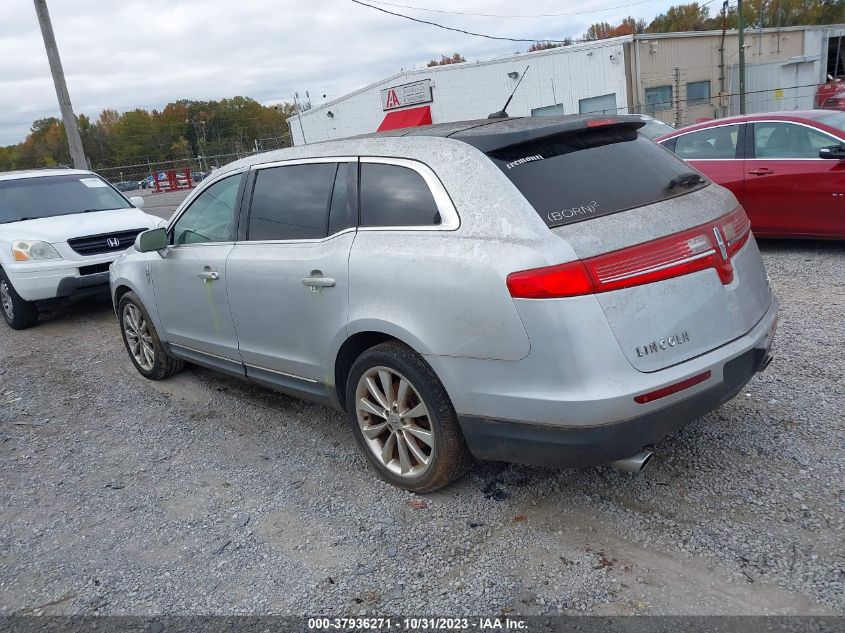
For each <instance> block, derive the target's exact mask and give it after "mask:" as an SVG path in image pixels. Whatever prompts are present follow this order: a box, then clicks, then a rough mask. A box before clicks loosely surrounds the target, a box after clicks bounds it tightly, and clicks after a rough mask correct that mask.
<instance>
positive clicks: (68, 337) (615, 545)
mask: <svg viewBox="0 0 845 633" xmlns="http://www.w3.org/2000/svg"><path fill="white" fill-rule="evenodd" d="M161 200H162V201H163V203H162V204H160V205H159V207H160V209H162V211H161V213H160V214H161V215H167V214H169V212H168V211H167V209H166V207H167V204H164V199H161ZM148 208H149V207H148ZM763 251H764V257H765V259H766V264H767V267H768V270H769V274H770V276H771V279H772V283H773V286H774V287H775V290H776V292H777V294H778V295H779V297H780V299H781V301H782V310H781V316H780V325H779V331H778V335H777V337H776V342H775V349H774V352H775V354H776V360H775V362H774V363H773V364H772V365H771V366H770V368H769V369H768V370H767V371H766V372H765V373H764V374H761V375H758V376H757V377H755V378H754V379H753V380H752V382H751V383H749V385H748V387H747V389H746V391H745V392H743V393H742V394H741V395H740V396H739V397H737V398H736V399H735V400H734V401H732V402H730V403H728V404H727V405H725V406H724V407H722V408H721V409H720V410H719V411H717V412H715V413H713V414H711V415H709V416H706V417H705V418H703V419H701V420H699V421H698V422H696V423H694V424H692V425H690V426H688V427H687V428H685V429H683V430H682V431H680V432H678V433H676V434H674V435H672V436H670V437H669V438H667V439H666V440H665V441H663V442H662V443H661V444H659V445H658V446H657V448H656V457H655V459H654V460H653V462H652V465H651V466H650V467H649V468H648V469H647V470H646V471H645V472H643V473H642V474H640V475H639V476H636V477H633V476H629V475H623V474H620V473H617V472H616V471H614V470H612V469H609V468H606V467H600V468H593V469H585V470H562V471H553V470H544V469H537V468H527V467H519V466H507V465H501V464H479V465H477V466H476V467H475V468H474V469H473V471H472V472H471V473H470V474H469V475H468V476H467V477H466V478H464V479H463V480H461V481H459V482H456V483H455V484H453V485H451V486H450V487H448V488H446V489H444V490H441V491H439V492H437V493H435V494H432V495H428V496H425V497H418V496H415V495H412V494H410V493H406V492H403V491H400V490H397V489H394V488H392V487H390V486H388V485H386V484H384V483H382V482H380V481H379V480H378V479H376V478H375V477H374V476H373V475H372V473H370V472H369V471H368V470H367V467H366V464H365V461H364V458H363V457H362V456H361V455H360V454H359V453H358V450H357V448H356V447H355V445H354V440H353V438H352V436H351V434H350V432H349V430H348V428H347V426H346V422H345V419H344V417H343V416H342V415H341V414H338V413H336V412H334V411H331V410H329V409H325V408H323V407H320V406H318V405H314V404H308V403H305V402H302V401H298V400H295V399H291V398H288V397H286V396H284V395H280V394H277V393H273V392H270V391H266V390H263V389H260V388H258V387H254V386H252V385H249V384H246V383H242V382H238V381H236V380H233V379H228V378H226V377H222V376H220V375H217V374H214V373H212V372H208V371H205V370H202V369H198V368H189V369H187V370H186V371H185V372H183V373H182V374H180V375H178V376H176V377H174V378H173V379H171V380H168V381H164V382H161V383H151V382H148V381H146V380H144V379H143V378H141V377H140V376H139V375H138V374H137V373H136V372H135V371H134V369H133V368H132V366H131V365H130V363H129V360H128V358H127V356H126V353H125V351H124V350H123V347H122V344H121V341H120V336H119V333H118V328H117V324H116V321H115V318H114V315H113V313H112V312H111V311H110V306H109V305H108V304H107V303H105V302H101V303H96V302H94V303H87V304H84V305H83V304H77V305H74V306H69V307H56V308H54V309H53V310H52V311H51V312H50V313H48V314H47V315H45V318H44V320H43V323H41V324H40V325H39V326H38V327H36V328H33V329H30V330H26V331H23V332H12V331H11V330H9V329H7V328H5V327H4V328H0V358H2V359H3V361H4V362H3V363H2V365H0V472H2V481H3V484H4V485H3V487H2V489H0V595H2V598H0V614H11V613H17V614H29V613H36V614H40V613H47V614H92V613H97V614H165V613H166V614H182V613H192V614H211V613H218V614H224V613H229V614H230V613H254V614H257V613H277V614H288V613H290V614H300V613H311V614H313V613H327V614H334V615H341V614H356V615H357V614H360V613H404V614H441V615H457V614H473V613H491V612H496V613H506V614H507V613H519V614H525V615H530V614H537V613H556V612H559V611H563V612H566V613H592V614H637V613H653V614H708V613H721V614H738V613H744V614H750V613H755V614H760V613H772V614H794V613H801V614H810V613H813V614H824V613H838V614H845V589H844V587H845V550H843V542H845V538H843V535H845V529H843V528H845V525H843V522H845V512H843V510H844V509H845V503H843V501H845V499H843V492H845V472H843V453H845V451H843V448H845V445H844V444H845V443H844V442H843V424H842V423H843V411H845V390H843V387H842V375H843V373H845V359H843V355H842V349H843V340H845V327H844V326H843V323H845V245H842V244H825V243H800V242H776V243H772V242H770V243H766V244H764V245H763Z"/></svg>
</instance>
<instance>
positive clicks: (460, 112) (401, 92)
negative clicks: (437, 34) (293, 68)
mask: <svg viewBox="0 0 845 633" xmlns="http://www.w3.org/2000/svg"><path fill="white" fill-rule="evenodd" d="M631 40H632V37H631V36H627V37H618V38H613V39H607V40H599V41H596V42H588V43H584V44H575V45H572V46H566V47H561V48H552V49H548V50H545V51H537V52H534V53H520V54H516V55H511V56H509V57H505V58H501V59H494V60H490V61H483V62H465V63H463V64H450V65H447V66H434V67H432V68H421V69H418V70H409V71H403V72H399V73H396V74H395V75H392V76H391V77H388V78H387V79H383V80H381V81H378V82H376V83H373V84H370V85H369V86H366V87H365V88H361V89H360V90H357V91H355V92H353V93H351V94H348V95H345V96H343V97H340V98H339V99H336V100H334V101H330V102H328V103H324V104H321V105H318V106H315V107H313V108H311V109H310V110H307V111H305V112H303V113H302V114H301V115H299V116H294V117H292V118H290V119H288V124H289V125H290V131H291V139H292V140H293V143H294V145H301V144H303V142H307V143H314V142H316V141H325V140H328V139H333V138H341V137H345V136H354V135H356V134H366V133H369V132H375V131H376V130H377V129H379V127H380V126H382V124H383V123H385V119H388V120H387V122H386V124H387V125H388V126H389V125H390V124H391V119H397V118H400V117H404V116H408V115H407V114H402V113H403V112H407V110H408V109H409V108H413V109H414V113H413V114H412V116H418V117H420V120H419V121H415V122H414V123H416V124H421V123H422V122H425V123H430V122H434V123H441V122H444V121H460V120H467V119H483V118H485V117H487V115H488V114H490V113H491V112H493V111H496V110H500V109H501V108H502V106H504V105H505V101H506V100H507V98H508V96H509V95H510V94H511V92H512V91H513V89H514V87H515V86H516V84H517V81H519V79H520V78H522V75H523V73H524V72H525V68H526V66H528V67H529V69H528V71H527V73H526V74H525V77H524V79H523V81H522V83H521V84H520V86H519V90H518V91H517V92H516V94H515V95H514V97H513V100H512V101H511V103H510V105H509V107H508V114H510V115H511V116H529V115H532V114H535V115H536V114H546V113H548V114H552V113H555V114H564V113H570V112H579V111H580V112H593V111H603V110H609V111H612V112H616V111H617V109H619V108H621V109H623V110H624V109H626V108H627V105H628V88H627V82H626V72H625V59H624V57H625V56H624V52H623V45H624V44H626V43H629V42H631ZM391 91H392V92H391ZM391 115H392V116H391ZM426 115H428V116H429V117H430V119H429V120H425V117H426ZM388 117H390V118H388ZM393 127H403V126H402V125H394V126H393Z"/></svg>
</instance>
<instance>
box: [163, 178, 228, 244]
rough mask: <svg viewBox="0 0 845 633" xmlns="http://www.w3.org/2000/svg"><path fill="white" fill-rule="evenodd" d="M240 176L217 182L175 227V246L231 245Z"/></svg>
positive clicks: (198, 199) (200, 197) (194, 202)
mask: <svg viewBox="0 0 845 633" xmlns="http://www.w3.org/2000/svg"><path fill="white" fill-rule="evenodd" d="M241 176H242V175H241V174H238V175H236V176H229V177H227V178H223V179H222V180H219V181H217V182H215V183H214V184H213V185H211V186H210V187H209V188H208V189H206V190H205V191H203V192H202V193H201V194H200V195H199V196H197V198H196V200H194V201H193V202H192V203H191V206H189V207H188V209H187V210H186V211H185V213H183V214H182V215H181V217H180V218H179V220H177V222H176V224H175V225H174V226H173V243H174V244H204V243H206V242H231V241H232V240H234V239H235V206H236V203H237V198H238V187H240V184H241Z"/></svg>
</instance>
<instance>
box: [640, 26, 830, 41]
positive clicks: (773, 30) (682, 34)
mask: <svg viewBox="0 0 845 633" xmlns="http://www.w3.org/2000/svg"><path fill="white" fill-rule="evenodd" d="M842 28H845V24H812V25H803V26H800V25H799V26H782V27H770V28H764V29H754V28H747V29H745V36H746V37H751V36H754V35H757V34H759V33H763V34H764V35H769V34H771V35H776V34H777V33H788V32H794V31H812V30H829V29H842ZM725 34H726V35H738V34H739V31H738V30H737V29H728V30H727V31H725ZM713 36H718V37H721V36H722V30H721V29H716V30H714V31H673V32H671V33H640V34H639V35H634V40H636V41H640V42H642V41H649V40H663V39H682V38H686V37H713Z"/></svg>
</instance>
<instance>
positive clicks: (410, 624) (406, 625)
mask: <svg viewBox="0 0 845 633" xmlns="http://www.w3.org/2000/svg"><path fill="white" fill-rule="evenodd" d="M308 629H309V630H313V631H319V630H329V631H362V630H364V631H366V630H369V631H388V630H399V631H465V630H478V631H526V630H527V629H528V623H527V622H526V621H525V620H521V619H518V618H492V617H491V618H488V617H479V618H438V617H419V618H414V617H411V618H388V617H346V618H329V617H320V618H308Z"/></svg>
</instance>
